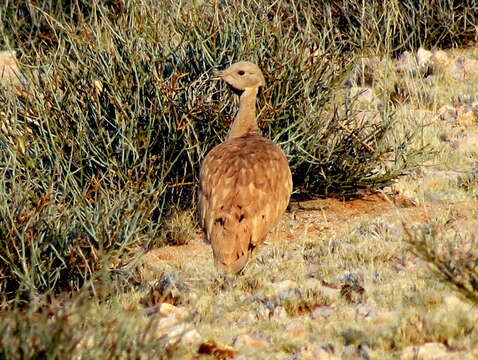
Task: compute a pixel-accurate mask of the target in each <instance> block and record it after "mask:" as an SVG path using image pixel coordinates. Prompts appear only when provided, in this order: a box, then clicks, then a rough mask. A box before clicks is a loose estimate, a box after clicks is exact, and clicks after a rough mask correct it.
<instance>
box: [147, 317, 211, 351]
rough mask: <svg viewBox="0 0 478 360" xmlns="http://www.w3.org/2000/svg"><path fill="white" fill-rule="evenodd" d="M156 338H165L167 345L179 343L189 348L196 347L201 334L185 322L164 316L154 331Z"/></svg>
mask: <svg viewBox="0 0 478 360" xmlns="http://www.w3.org/2000/svg"><path fill="white" fill-rule="evenodd" d="M155 337H156V339H164V338H166V339H167V344H168V346H174V345H177V344H181V345H183V346H185V347H189V348H197V347H199V344H200V343H201V341H202V339H201V335H199V333H198V331H197V330H196V329H194V328H193V327H192V325H190V324H187V323H184V322H182V323H178V322H177V320H176V319H172V318H166V319H163V320H161V321H160V323H159V326H158V328H157V330H156V333H155Z"/></svg>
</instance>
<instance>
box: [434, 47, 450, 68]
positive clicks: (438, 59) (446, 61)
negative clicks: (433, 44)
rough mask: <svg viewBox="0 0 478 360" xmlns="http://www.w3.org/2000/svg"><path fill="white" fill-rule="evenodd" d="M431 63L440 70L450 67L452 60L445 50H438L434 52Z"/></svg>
mask: <svg viewBox="0 0 478 360" xmlns="http://www.w3.org/2000/svg"><path fill="white" fill-rule="evenodd" d="M431 62H432V63H433V65H434V66H436V67H438V68H446V67H447V66H448V65H450V63H451V60H450V58H449V56H448V55H447V53H446V52H444V51H443V50H437V51H434V52H433V56H432V57H431Z"/></svg>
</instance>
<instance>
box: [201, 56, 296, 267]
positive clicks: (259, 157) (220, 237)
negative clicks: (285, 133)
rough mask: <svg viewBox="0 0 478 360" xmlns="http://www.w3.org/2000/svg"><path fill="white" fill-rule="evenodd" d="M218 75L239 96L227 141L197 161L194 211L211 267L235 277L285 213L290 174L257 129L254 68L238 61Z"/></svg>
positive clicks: (258, 78)
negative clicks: (196, 208)
mask: <svg viewBox="0 0 478 360" xmlns="http://www.w3.org/2000/svg"><path fill="white" fill-rule="evenodd" d="M218 77H219V78H220V79H222V80H224V81H226V82H227V83H228V84H229V85H231V86H232V87H233V88H235V89H237V90H238V91H241V92H242V93H241V96H240V102H239V111H238V112H237V114H236V117H235V119H234V122H233V123H232V125H231V128H230V130H229V134H228V136H227V139H226V141H224V142H223V143H222V144H220V145H218V146H216V147H215V148H214V149H212V150H211V151H210V152H209V153H208V154H207V156H206V158H205V159H204V161H203V163H202V166H201V172H200V176H199V178H200V179H199V213H200V220H201V225H202V227H203V229H204V231H205V232H206V237H207V239H208V240H209V241H210V242H211V245H212V251H213V255H214V262H215V264H216V266H217V267H219V268H222V269H224V270H225V271H227V272H230V273H238V272H240V271H241V270H242V269H243V268H244V267H245V266H246V264H247V262H248V260H249V256H250V253H251V252H252V250H254V248H255V247H256V246H257V245H259V244H260V243H262V242H263V241H264V240H265V238H266V236H267V234H268V233H269V231H270V230H272V228H274V227H275V226H276V225H277V223H278V222H279V220H280V218H281V217H282V215H283V214H284V212H285V210H286V208H287V204H288V203H289V199H290V194H291V191H292V176H291V172H290V168H289V164H288V162H287V158H286V156H285V155H284V152H283V151H282V149H281V148H280V147H279V146H278V145H277V144H275V143H273V142H272V141H270V140H268V139H266V138H264V137H263V136H262V134H261V131H260V130H259V127H258V126H257V121H256V96H257V93H258V91H259V87H260V86H264V85H265V80H264V76H263V75H262V72H261V70H260V69H259V67H258V66H257V65H255V64H253V63H250V62H245V61H241V62H238V63H236V64H233V65H231V66H230V67H229V68H228V69H227V70H225V71H223V72H221V73H219V74H218Z"/></svg>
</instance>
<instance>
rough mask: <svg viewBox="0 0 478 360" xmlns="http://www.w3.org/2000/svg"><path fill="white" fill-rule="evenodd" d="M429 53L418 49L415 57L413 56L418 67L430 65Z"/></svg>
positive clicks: (430, 55)
mask: <svg viewBox="0 0 478 360" xmlns="http://www.w3.org/2000/svg"><path fill="white" fill-rule="evenodd" d="M432 55H433V54H432V53H431V51H428V50H425V49H423V48H420V49H418V51H417V55H416V56H415V58H416V61H417V64H418V66H420V67H426V66H428V64H429V63H430V59H431V57H432Z"/></svg>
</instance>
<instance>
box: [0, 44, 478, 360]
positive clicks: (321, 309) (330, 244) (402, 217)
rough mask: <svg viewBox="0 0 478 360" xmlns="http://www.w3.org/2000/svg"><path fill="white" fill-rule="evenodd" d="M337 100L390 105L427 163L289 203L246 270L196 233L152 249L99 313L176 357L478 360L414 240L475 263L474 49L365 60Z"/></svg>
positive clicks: (473, 309)
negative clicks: (218, 257)
mask: <svg viewBox="0 0 478 360" xmlns="http://www.w3.org/2000/svg"><path fill="white" fill-rule="evenodd" d="M0 56H14V54H12V53H8V54H7V53H4V54H3V55H2V54H0ZM14 66H15V65H14V62H13V63H10V65H8V63H7V65H5V66H4V68H3V69H0V72H2V73H3V74H4V76H6V75H5V74H8V73H9V71H10V70H11V69H12V68H13V67H14ZM11 72H12V73H14V72H15V71H13V70H12V71H11ZM345 96H350V97H352V98H353V99H355V101H357V102H358V104H359V106H358V108H359V109H360V112H359V113H358V114H357V116H362V117H366V118H369V119H376V120H373V121H379V119H380V117H379V111H380V108H381V106H382V105H381V102H382V99H383V98H390V99H392V101H393V103H394V111H395V116H397V117H398V119H399V120H400V122H401V124H403V131H413V132H414V133H416V134H418V136H416V144H415V145H416V146H417V148H419V147H423V146H426V147H427V148H428V149H429V150H431V151H432V154H433V155H432V156H431V157H430V158H429V159H428V160H427V161H426V162H425V163H424V164H423V166H421V167H420V168H418V169H416V170H415V171H413V172H412V173H410V174H407V175H405V176H403V177H402V178H400V179H399V180H398V181H397V182H396V183H394V184H393V185H391V186H390V187H388V188H386V189H383V191H377V192H371V193H364V194H362V196H360V197H359V198H356V199H354V200H347V201H346V200H342V199H337V198H326V199H317V200H310V201H303V202H292V203H291V206H290V209H289V211H288V213H287V214H286V216H285V217H284V219H283V221H282V222H281V224H280V225H279V227H278V228H277V229H276V230H275V231H274V232H273V233H272V234H271V235H270V236H269V238H268V241H267V242H266V244H265V245H264V246H262V247H261V249H259V251H258V252H257V253H256V254H255V258H254V260H253V261H252V262H251V264H250V265H248V267H247V268H246V270H245V272H244V274H243V275H241V276H237V277H229V276H224V275H222V274H219V273H218V272H217V271H216V270H215V268H214V266H213V262H212V254H211V249H210V246H209V245H208V244H206V243H205V242H204V241H203V237H202V235H201V233H200V232H192V233H193V234H194V235H188V236H187V237H188V239H187V240H188V241H187V243H186V244H184V245H181V246H166V247H162V248H158V249H155V250H152V251H150V252H149V253H147V254H145V255H144V256H143V258H142V259H141V266H140V271H139V272H138V278H137V287H136V291H133V292H132V293H127V294H121V295H119V296H118V297H117V298H115V299H113V300H111V301H109V302H107V303H105V304H102V305H101V308H100V309H99V310H98V309H96V310H95V311H96V313H95V314H96V315H94V317H96V318H98V319H99V318H101V317H99V316H98V315H97V314H98V311H99V312H100V313H104V314H107V313H109V312H115V311H117V309H118V306H119V308H121V309H122V310H123V311H124V316H126V317H128V318H132V317H133V318H136V319H137V321H138V322H144V323H148V324H150V325H148V327H151V326H153V327H154V329H153V334H154V335H153V336H155V337H156V338H158V339H163V340H164V343H165V344H166V345H167V346H168V347H169V348H170V349H171V354H174V355H171V357H172V358H184V359H193V358H204V359H207V358H211V359H226V358H237V359H295V360H308V359H397V358H399V359H423V360H425V359H476V358H478V345H477V344H478V328H477V326H476V324H477V323H478V307H477V306H476V304H475V305H473V302H470V301H468V300H467V299H466V298H465V297H463V296H462V295H461V294H460V293H459V292H456V291H454V289H453V287H451V286H449V284H447V283H446V282H441V281H439V277H438V276H437V274H436V272H435V271H434V270H433V268H431V267H430V265H429V264H428V263H427V262H426V261H425V260H424V259H423V258H422V257H420V256H418V255H417V254H416V251H414V248H413V246H411V245H410V240H413V239H417V238H420V237H421V236H429V235H430V234H432V235H433V236H432V239H431V240H433V241H434V242H433V244H434V245H436V246H437V247H438V248H439V250H437V253H438V254H441V253H443V252H445V253H446V251H448V253H447V254H449V255H450V254H451V255H453V256H456V257H457V259H458V260H460V261H461V260H463V261H465V260H466V258H467V256H468V257H470V256H475V259H476V249H477V246H476V245H477V241H478V240H477V236H476V234H477V233H478V158H477V154H478V123H477V115H478V100H477V96H478V48H468V49H456V50H449V51H446V52H445V51H433V52H430V51H427V50H424V49H420V50H419V51H418V52H417V53H413V54H412V53H408V52H406V53H404V54H402V55H401V56H400V57H399V58H398V59H385V58H372V57H370V58H367V59H364V60H363V62H362V63H361V64H359V66H357V68H356V69H355V71H354V75H353V78H352V79H350V82H349V88H348V89H347V90H346V94H345ZM4 131H6V130H4ZM176 229H177V230H174V228H173V232H174V231H178V232H181V231H183V232H187V234H190V233H191V228H187V229H183V230H181V229H180V228H176ZM424 234H425V235H424ZM430 236H431V235H430ZM191 237H192V238H191ZM412 242H413V241H412ZM450 249H451V250H450ZM460 256H461V257H460ZM458 260H457V264H458V265H460V262H459V261H458ZM475 267H476V263H475ZM74 319H75V318H74V317H71V319H69V320H68V321H72V322H74V321H76V320H74ZM92 319H93V317H92ZM151 319H155V320H156V321H153V322H151V321H150V320H151ZM98 321H104V322H107V321H106V320H104V319H103V320H98ZM90 340H91V343H92V344H94V343H95V341H96V339H93V338H92V339H90ZM78 346H79V347H81V346H83V347H89V346H92V345H91V344H90V341H89V340H88V341H86V340H85V341H84V342H82V343H81V344H79V345H78ZM80 358H81V357H80Z"/></svg>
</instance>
